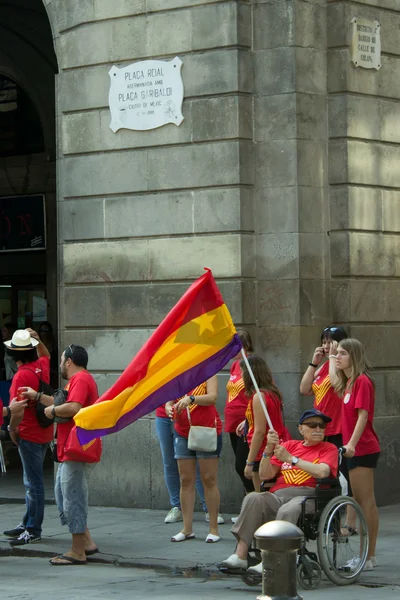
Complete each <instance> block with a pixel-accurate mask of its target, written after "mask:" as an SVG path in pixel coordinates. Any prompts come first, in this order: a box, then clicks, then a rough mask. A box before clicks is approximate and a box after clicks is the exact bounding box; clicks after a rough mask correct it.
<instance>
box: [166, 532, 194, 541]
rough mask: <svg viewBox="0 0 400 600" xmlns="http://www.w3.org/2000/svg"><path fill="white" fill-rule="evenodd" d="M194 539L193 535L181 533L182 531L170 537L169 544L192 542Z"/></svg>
mask: <svg viewBox="0 0 400 600" xmlns="http://www.w3.org/2000/svg"><path fill="white" fill-rule="evenodd" d="M194 538H195V535H194V533H182V531H180V532H179V533H177V534H176V535H173V536H172V538H171V542H185V541H186V540H193V539H194Z"/></svg>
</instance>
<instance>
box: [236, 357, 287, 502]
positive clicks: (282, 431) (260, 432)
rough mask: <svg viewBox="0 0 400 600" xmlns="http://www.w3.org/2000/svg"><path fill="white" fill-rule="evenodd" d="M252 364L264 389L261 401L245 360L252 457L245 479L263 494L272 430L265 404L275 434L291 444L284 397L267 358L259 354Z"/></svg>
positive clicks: (248, 455)
mask: <svg viewBox="0 0 400 600" xmlns="http://www.w3.org/2000/svg"><path fill="white" fill-rule="evenodd" d="M248 362H249V365H250V367H251V370H252V371H253V375H254V379H255V380H256V383H257V385H258V387H259V389H260V394H261V399H260V398H259V396H258V393H257V392H256V390H255V387H254V384H253V381H252V379H251V377H250V373H249V371H248V369H247V366H246V363H245V361H244V360H241V361H240V369H241V371H242V377H243V382H244V387H245V391H246V396H247V399H248V405H247V409H246V427H245V430H246V439H247V444H248V454H247V459H246V466H245V468H244V476H245V477H246V478H247V479H252V481H253V485H254V489H255V491H256V492H259V491H260V486H261V481H260V477H259V475H258V469H259V465H260V460H261V457H262V453H263V451H264V448H265V444H266V443H267V433H268V431H269V426H268V423H267V418H266V416H265V412H264V408H263V407H262V405H261V402H263V403H264V407H266V409H267V412H268V415H269V418H270V419H271V422H272V425H273V428H274V431H276V433H277V434H278V436H279V439H280V440H281V442H285V441H287V439H289V436H288V434H287V432H286V428H285V423H284V420H283V402H282V394H281V393H280V391H279V390H278V388H277V387H276V385H275V384H274V382H273V381H272V374H271V371H270V370H269V367H268V365H267V363H266V362H265V360H264V359H263V358H261V357H260V356H256V355H255V354H253V355H252V356H249V357H248Z"/></svg>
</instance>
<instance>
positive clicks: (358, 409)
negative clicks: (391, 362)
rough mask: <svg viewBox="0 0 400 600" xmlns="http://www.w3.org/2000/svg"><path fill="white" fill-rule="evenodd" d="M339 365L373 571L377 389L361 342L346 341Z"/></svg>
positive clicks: (352, 468)
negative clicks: (374, 420)
mask: <svg viewBox="0 0 400 600" xmlns="http://www.w3.org/2000/svg"><path fill="white" fill-rule="evenodd" d="M335 362H336V372H337V377H338V383H337V384H336V385H335V390H336V392H337V393H338V395H339V396H340V397H342V398H343V403H342V431H343V445H344V447H345V448H346V454H345V456H347V457H348V459H347V464H348V468H349V473H350V482H351V488H352V492H353V496H354V499H355V500H356V501H357V502H358V503H359V504H360V506H361V508H362V510H363V513H364V516H365V518H366V521H367V525H368V534H369V549H368V556H367V562H366V563H365V566H364V570H366V571H370V570H372V569H373V568H374V567H376V566H377V562H376V558H375V547H376V538H377V536H378V528H379V515H378V509H377V507H376V502H375V492H374V469H375V468H376V466H377V464H378V459H379V454H380V446H379V440H378V436H377V435H376V433H375V430H374V427H373V419H374V407H375V386H374V384H373V382H372V380H371V379H370V377H369V364H368V361H367V359H366V357H365V349H364V346H363V345H362V344H361V342H359V341H358V340H356V339H354V338H348V339H346V340H342V341H341V342H340V344H339V346H338V350H337V355H336V360H335ZM354 566H356V565H354Z"/></svg>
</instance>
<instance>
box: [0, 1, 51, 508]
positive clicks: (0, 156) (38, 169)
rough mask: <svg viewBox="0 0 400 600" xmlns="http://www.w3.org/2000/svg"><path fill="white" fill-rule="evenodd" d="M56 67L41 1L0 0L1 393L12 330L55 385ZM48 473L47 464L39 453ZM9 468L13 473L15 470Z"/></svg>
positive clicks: (9, 486) (4, 488)
mask: <svg viewBox="0 0 400 600" xmlns="http://www.w3.org/2000/svg"><path fill="white" fill-rule="evenodd" d="M57 71H58V67H57V59H56V56H55V53H54V47H53V39H52V33H51V28H50V24H49V20H48V17H47V13H46V10H45V8H44V4H43V1H42V0H15V1H14V2H12V3H10V2H8V1H7V2H6V1H4V0H0V331H1V338H2V340H1V343H0V397H1V399H2V401H3V403H4V404H7V403H8V401H9V395H8V390H9V387H10V381H11V380H10V377H12V372H10V371H9V370H8V369H7V364H6V363H7V361H5V360H4V357H5V354H4V344H3V343H2V341H3V340H4V339H9V337H10V335H12V331H13V329H15V328H16V329H25V328H27V327H30V328H32V329H34V330H36V331H38V332H40V333H39V335H40V336H41V338H42V340H43V341H45V343H46V345H47V346H48V347H49V349H50V350H51V354H52V383H53V385H56V384H57V381H58V374H57V365H58V357H57V319H58V316H57V237H56V231H57V221H56V161H55V147H56V142H55V75H56V73H57ZM6 425H7V423H5V424H4V425H3V426H2V432H1V433H0V435H1V437H2V446H3V450H4V454H5V462H6V469H7V477H4V478H3V477H2V478H1V480H0V498H1V497H2V496H5V497H7V498H10V497H21V498H22V497H23V496H24V489H23V485H22V478H21V463H20V460H19V455H18V451H17V449H16V447H15V446H13V444H12V443H11V442H10V441H9V439H8V433H7V431H6ZM46 465H47V467H48V473H49V476H51V474H52V471H53V469H52V463H51V461H50V460H46ZM14 475H15V477H14Z"/></svg>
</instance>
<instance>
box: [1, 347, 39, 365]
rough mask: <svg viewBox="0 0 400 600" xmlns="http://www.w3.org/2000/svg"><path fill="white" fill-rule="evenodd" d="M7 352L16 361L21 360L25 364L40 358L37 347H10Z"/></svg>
mask: <svg viewBox="0 0 400 600" xmlns="http://www.w3.org/2000/svg"><path fill="white" fill-rule="evenodd" d="M6 352H7V354H8V356H10V357H11V358H13V359H14V360H15V362H17V361H18V360H19V361H21V362H22V363H23V364H24V365H26V364H27V363H32V362H35V360H37V359H38V355H37V352H36V348H30V349H29V350H11V349H10V348H6Z"/></svg>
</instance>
